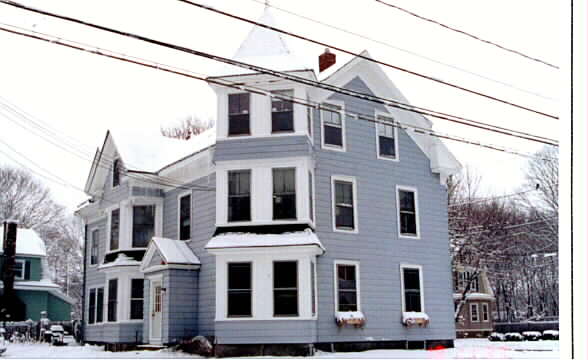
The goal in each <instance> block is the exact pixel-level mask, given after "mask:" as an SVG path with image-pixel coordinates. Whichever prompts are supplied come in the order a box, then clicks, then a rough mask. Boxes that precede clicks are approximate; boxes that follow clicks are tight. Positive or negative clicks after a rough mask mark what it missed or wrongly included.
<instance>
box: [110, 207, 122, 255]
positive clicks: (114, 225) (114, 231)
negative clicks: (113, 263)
mask: <svg viewBox="0 0 588 360" xmlns="http://www.w3.org/2000/svg"><path fill="white" fill-rule="evenodd" d="M119 233H120V209H115V210H112V212H111V213H110V250H117V249H118V239H119Z"/></svg>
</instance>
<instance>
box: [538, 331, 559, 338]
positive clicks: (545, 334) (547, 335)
mask: <svg viewBox="0 0 588 360" xmlns="http://www.w3.org/2000/svg"><path fill="white" fill-rule="evenodd" d="M542 339H543V340H559V331H557V330H545V331H544V332H543V336H542Z"/></svg>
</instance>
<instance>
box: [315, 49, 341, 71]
mask: <svg viewBox="0 0 588 360" xmlns="http://www.w3.org/2000/svg"><path fill="white" fill-rule="evenodd" d="M335 62H337V56H335V54H333V53H331V52H330V51H329V48H326V49H325V52H324V53H322V54H321V55H320V56H319V72H323V71H324V70H327V69H328V68H330V67H331V66H333V65H335Z"/></svg>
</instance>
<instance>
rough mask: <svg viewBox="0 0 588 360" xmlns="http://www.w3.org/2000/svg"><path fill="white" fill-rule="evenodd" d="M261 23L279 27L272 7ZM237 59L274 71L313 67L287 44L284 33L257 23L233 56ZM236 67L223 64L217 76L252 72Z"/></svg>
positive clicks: (260, 20)
mask: <svg viewBox="0 0 588 360" xmlns="http://www.w3.org/2000/svg"><path fill="white" fill-rule="evenodd" d="M257 22H258V23H260V24H264V25H267V26H272V27H276V28H280V26H279V25H277V22H276V18H275V16H274V13H273V11H272V9H271V8H270V7H266V8H265V10H264V12H263V15H262V16H261V17H260V18H259V20H258V21H257ZM233 59H234V60H238V61H242V62H244V63H248V64H252V65H257V66H261V67H265V68H269V69H272V70H278V71H291V70H306V69H312V66H311V65H310V63H309V62H308V61H307V62H305V61H303V59H301V58H299V57H297V56H296V55H294V54H293V53H292V51H291V50H290V48H289V47H288V43H287V41H286V39H285V36H283V35H282V34H281V33H279V32H277V31H274V30H271V29H268V28H265V27H263V26H259V25H255V26H253V28H252V29H251V31H249V34H248V35H247V38H245V40H244V41H243V42H242V43H241V46H239V49H238V50H237V52H236V53H235V55H234V56H233ZM252 72H253V71H249V70H246V69H243V68H238V67H235V66H230V65H227V66H223V67H222V68H221V69H220V71H219V74H218V75H217V76H226V75H235V74H247V73H252Z"/></svg>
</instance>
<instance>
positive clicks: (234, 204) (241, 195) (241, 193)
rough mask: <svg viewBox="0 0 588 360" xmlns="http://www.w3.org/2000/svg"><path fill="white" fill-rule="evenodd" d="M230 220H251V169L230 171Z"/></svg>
mask: <svg viewBox="0 0 588 360" xmlns="http://www.w3.org/2000/svg"><path fill="white" fill-rule="evenodd" d="M228 181H229V196H228V197H229V199H228V221H250V220H251V200H250V199H251V195H250V191H251V190H250V186H251V171H250V170H240V171H229V174H228Z"/></svg>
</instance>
